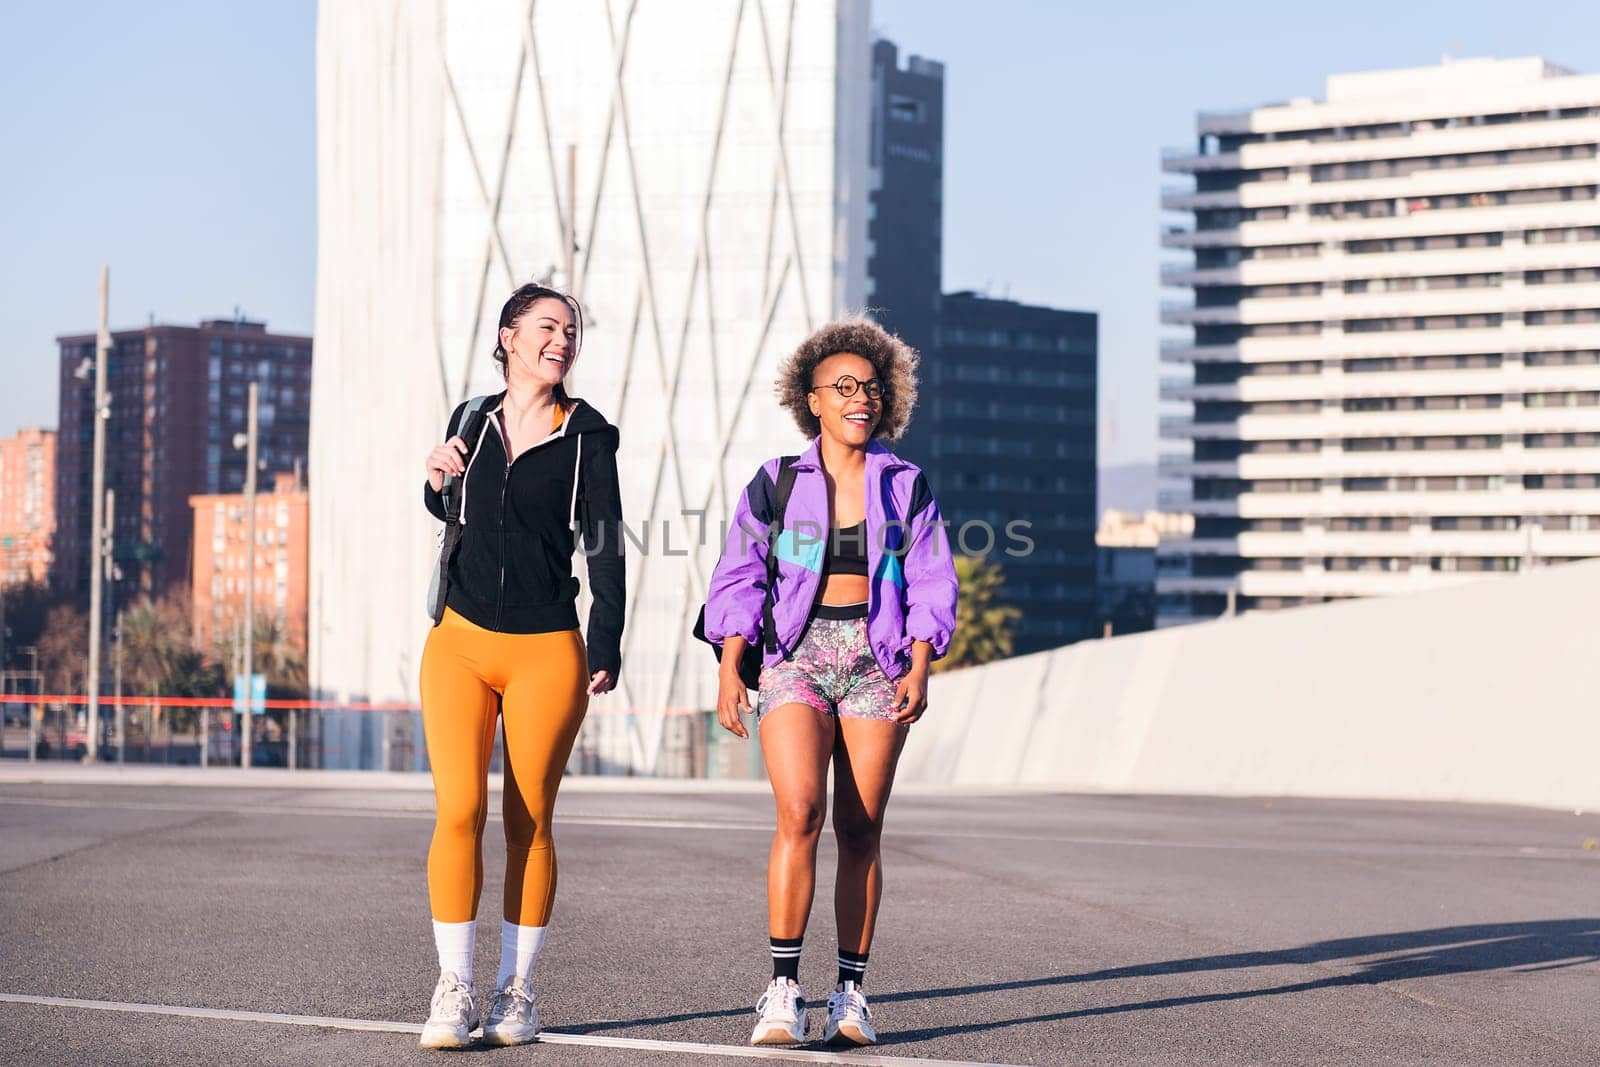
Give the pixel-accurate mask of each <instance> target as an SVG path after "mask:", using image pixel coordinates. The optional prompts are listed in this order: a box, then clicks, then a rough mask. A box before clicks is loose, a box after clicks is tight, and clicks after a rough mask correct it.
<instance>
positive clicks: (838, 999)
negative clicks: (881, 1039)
mask: <svg viewBox="0 0 1600 1067" xmlns="http://www.w3.org/2000/svg"><path fill="white" fill-rule="evenodd" d="M822 1039H823V1040H824V1041H826V1042H827V1043H828V1044H830V1045H876V1044H877V1043H878V1033H877V1031H876V1030H874V1029H873V1028H872V1009H871V1008H869V1007H867V995H866V994H865V993H863V992H861V987H860V986H858V985H856V984H855V983H854V982H846V983H844V985H843V986H841V987H840V988H838V989H835V990H834V991H833V992H832V993H829V994H828V1026H827V1028H826V1029H825V1030H824V1031H823V1033H822Z"/></svg>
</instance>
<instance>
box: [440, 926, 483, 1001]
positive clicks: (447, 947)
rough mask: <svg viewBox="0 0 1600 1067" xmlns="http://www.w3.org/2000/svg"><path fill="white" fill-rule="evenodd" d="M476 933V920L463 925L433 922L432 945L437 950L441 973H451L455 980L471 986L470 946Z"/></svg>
mask: <svg viewBox="0 0 1600 1067" xmlns="http://www.w3.org/2000/svg"><path fill="white" fill-rule="evenodd" d="M477 932H478V922H477V920H476V919H470V920H468V921H467V922H464V923H442V922H440V921H439V920H438V919H435V920H433V944H434V947H435V948H437V949H438V950H439V970H440V971H441V972H443V971H453V972H454V973H455V976H456V977H457V978H459V979H461V980H462V981H463V982H465V983H467V984H468V985H471V984H472V946H473V942H474V941H475V940H476V935H477Z"/></svg>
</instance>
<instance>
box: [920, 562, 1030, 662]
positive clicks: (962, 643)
mask: <svg viewBox="0 0 1600 1067" xmlns="http://www.w3.org/2000/svg"><path fill="white" fill-rule="evenodd" d="M955 564H956V581H957V582H958V583H959V584H960V587H961V595H960V596H959V597H958V598H957V600H956V632H955V635H954V636H953V637H951V639H950V650H949V651H948V652H946V653H945V656H944V658H943V659H941V660H939V661H938V662H936V663H935V664H934V665H933V669H934V670H935V671H952V670H957V669H959V668H961V667H973V666H976V665H978V664H980V663H988V662H990V661H992V660H997V659H1005V658H1006V657H1007V656H1009V655H1011V625H1012V623H1014V622H1016V621H1017V619H1019V618H1021V616H1022V612H1021V611H1019V610H1017V608H1016V607H1014V606H1012V605H1010V604H1006V603H1003V602H1002V601H1001V595H1002V594H1003V593H1004V591H1005V584H1006V579H1005V574H1004V573H1003V572H1002V571H1001V570H1000V564H999V563H998V562H997V561H995V560H991V559H985V558H983V557H981V556H957V557H956V558H955Z"/></svg>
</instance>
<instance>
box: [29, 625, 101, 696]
mask: <svg viewBox="0 0 1600 1067" xmlns="http://www.w3.org/2000/svg"><path fill="white" fill-rule="evenodd" d="M38 647H39V673H41V674H43V675H44V688H45V690H46V691H47V692H50V693H82V692H83V691H84V690H85V689H87V688H88V676H89V613H88V612H86V611H81V610H79V609H78V608H76V607H73V606H72V605H71V604H57V605H56V606H55V607H53V608H51V609H50V610H49V612H48V613H47V614H46V615H45V620H44V629H43V630H42V631H41V632H40V634H39V640H38Z"/></svg>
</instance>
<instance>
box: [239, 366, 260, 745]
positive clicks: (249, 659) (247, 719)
mask: <svg viewBox="0 0 1600 1067" xmlns="http://www.w3.org/2000/svg"><path fill="white" fill-rule="evenodd" d="M259 402H260V390H259V387H258V384H257V383H256V382H255V381H251V383H250V413H249V416H248V418H249V421H248V422H247V423H246V425H245V469H244V529H245V540H246V544H245V550H244V552H245V555H244V573H245V581H244V656H243V661H244V686H245V696H244V716H243V718H242V719H241V724H240V731H239V743H240V744H241V745H243V746H244V747H243V750H242V751H241V752H240V754H239V765H240V766H241V767H248V766H250V763H251V759H250V750H251V749H252V748H253V747H255V746H254V740H255V733H254V727H253V725H252V718H251V712H252V711H253V710H254V708H253V704H254V701H255V686H254V685H253V684H251V683H252V681H253V680H254V678H255V651H256V649H255V644H256V447H257V446H256V436H257V433H256V426H257V423H256V419H257V412H258V404H259Z"/></svg>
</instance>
